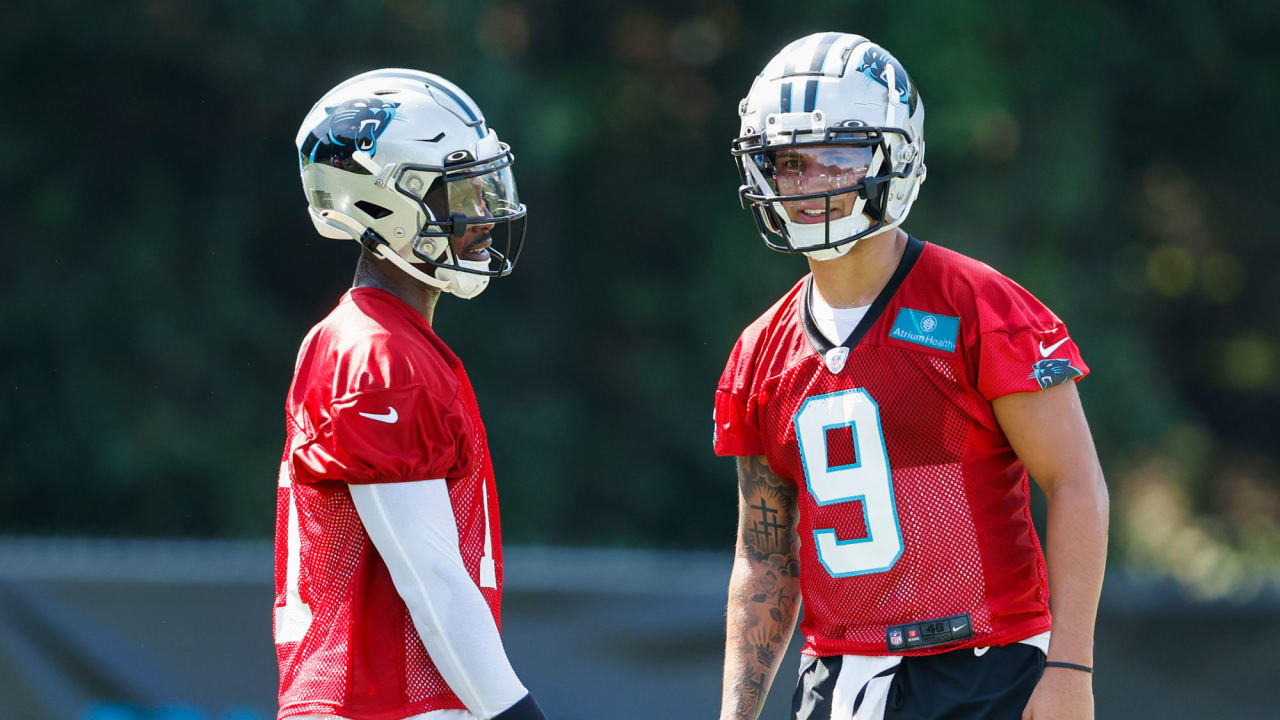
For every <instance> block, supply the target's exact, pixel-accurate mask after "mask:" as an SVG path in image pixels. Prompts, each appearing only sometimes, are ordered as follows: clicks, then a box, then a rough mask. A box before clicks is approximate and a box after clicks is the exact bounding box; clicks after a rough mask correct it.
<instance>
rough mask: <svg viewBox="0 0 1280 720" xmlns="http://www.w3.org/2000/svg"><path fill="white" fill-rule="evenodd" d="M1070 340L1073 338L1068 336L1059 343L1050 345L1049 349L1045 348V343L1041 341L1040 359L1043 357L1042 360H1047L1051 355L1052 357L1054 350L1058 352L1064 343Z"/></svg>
mask: <svg viewBox="0 0 1280 720" xmlns="http://www.w3.org/2000/svg"><path fill="white" fill-rule="evenodd" d="M1070 339H1071V338H1070V337H1069V336H1068V337H1064V338H1062V339H1061V340H1059V341H1058V342H1056V343H1054V344H1052V345H1050V346H1049V347H1045V346H1044V341H1043V340H1041V341H1040V357H1042V358H1047V357H1049V356H1050V355H1052V354H1053V351H1054V350H1057V349H1058V348H1059V347H1061V346H1062V343H1064V342H1066V341H1068V340H1070Z"/></svg>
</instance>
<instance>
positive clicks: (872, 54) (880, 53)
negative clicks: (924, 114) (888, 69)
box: [854, 45, 919, 115]
mask: <svg viewBox="0 0 1280 720" xmlns="http://www.w3.org/2000/svg"><path fill="white" fill-rule="evenodd" d="M886 65H892V66H893V85H894V90H896V91H897V93H898V102H900V103H902V104H904V105H906V106H907V114H908V115H915V114H916V99H917V98H918V97H919V95H918V93H917V92H916V89H915V86H913V85H912V84H911V78H910V77H908V76H907V71H906V69H905V68H903V67H902V63H900V62H898V60H897V58H895V57H894V56H892V55H890V54H889V51H887V50H885V49H884V48H882V47H880V46H878V45H872V46H871V48H869V49H868V50H867V51H866V52H865V53H863V54H862V62H861V63H859V64H858V67H857V68H855V69H854V71H855V72H860V73H862V74H863V75H866V76H867V77H868V78H870V79H871V80H873V81H875V82H876V83H877V84H879V85H880V86H881V87H884V88H886V89H887V88H888V87H889V84H888V81H886V80H885V72H884V69H885V66H886Z"/></svg>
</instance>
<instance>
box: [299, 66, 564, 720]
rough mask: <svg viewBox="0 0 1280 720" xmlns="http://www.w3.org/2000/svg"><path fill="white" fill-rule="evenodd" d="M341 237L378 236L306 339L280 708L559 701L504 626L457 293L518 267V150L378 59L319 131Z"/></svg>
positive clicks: (305, 134) (311, 117)
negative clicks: (445, 312)
mask: <svg viewBox="0 0 1280 720" xmlns="http://www.w3.org/2000/svg"><path fill="white" fill-rule="evenodd" d="M297 147H298V153H299V163H300V166H301V173H302V185H303V189H304V190H305V192H306V195H307V202H308V206H309V210H310V213H311V218H312V220H313V221H314V223H315V226H316V228H317V229H318V230H319V231H320V233H321V234H322V235H325V236H328V237H335V238H352V239H354V240H356V241H357V242H359V243H360V244H361V246H362V251H361V256H360V259H359V262H358V264H357V267H356V275H355V283H354V287H353V288H352V289H351V290H350V291H349V292H347V293H346V294H345V295H343V296H342V298H341V299H340V300H339V301H338V305H337V307H336V308H334V310H333V311H332V312H331V313H329V315H328V317H326V318H325V319H324V320H322V321H321V322H320V323H319V324H318V325H316V326H315V327H314V328H312V330H311V332H310V333H308V334H307V337H306V339H305V340H303V342H302V348H301V350H300V351H299V352H298V359H297V365H296V367H295V370H294V378H293V383H292V385H291V386H290V388H289V394H288V398H287V400H286V403H285V412H286V414H285V424H286V444H285V449H284V456H283V458H282V459H281V463H280V478H279V484H278V491H277V504H276V538H275V549H276V571H275V591H276V594H275V618H274V630H275V644H276V654H277V658H278V660H279V664H280V712H279V717H280V718H308V719H312V718H326V719H335V718H346V719H350V720H400V719H401V718H415V719H416V720H464V719H474V718H501V719H502V720H537V719H541V718H543V714H542V711H541V710H539V709H538V705H537V703H536V702H535V701H534V700H533V697H532V696H531V695H530V694H529V692H528V691H527V690H526V689H525V687H524V686H523V685H522V684H521V682H520V680H519V679H518V678H517V677H516V674H515V672H514V671H513V670H512V668H511V664H510V662H508V660H507V655H506V651H505V650H504V649H503V646H502V640H501V638H500V637H499V622H500V621H499V606H500V602H501V594H502V576H503V572H502V537H501V533H500V531H499V525H498V496H497V492H496V488H495V486H494V479H493V468H492V466H491V465H490V461H489V450H488V441H487V439H486V437H485V430H484V425H483V424H482V423H481V420H480V413H479V410H478V408H477V406H476V399H475V394H474V393H473V392H472V388H471V383H470V381H469V380H468V379H467V374H466V372H465V371H464V370H463V367H462V363H461V361H460V360H459V359H458V358H457V356H455V355H454V354H453V353H452V352H451V351H450V350H449V348H448V346H447V345H445V343H444V341H442V340H441V339H440V338H439V337H438V336H437V335H436V334H435V332H434V331H433V330H432V328H431V320H432V316H433V313H434V311H435V308H436V301H437V299H438V298H439V296H440V293H441V292H448V293H452V294H453V295H457V296H459V297H462V298H470V297H474V296H475V295H477V294H478V293H480V292H481V291H482V290H483V289H484V288H485V286H486V284H487V283H488V281H489V278H490V277H495V276H502V275H506V274H507V273H509V272H511V270H512V268H513V267H514V265H515V262H516V259H517V258H518V256H519V253H520V248H521V245H522V244H523V242H524V216H525V207H524V205H522V204H521V203H520V201H519V198H518V197H517V194H516V186H515V181H514V179H513V177H512V174H511V164H512V161H513V158H512V155H511V152H510V149H509V148H508V147H507V146H506V145H505V144H503V143H501V142H499V141H498V136H497V135H496V134H495V133H494V132H493V131H492V130H490V129H489V128H488V126H487V125H486V124H485V120H484V117H483V116H482V115H481V113H480V110H479V109H478V108H477V107H476V105H475V103H474V102H473V101H472V100H471V98H470V97H468V96H467V95H466V94H465V93H464V92H462V90H460V89H459V88H458V87H457V86H456V85H454V84H452V83H450V82H449V81H447V80H445V79H443V78H440V77H438V76H435V75H431V74H428V73H424V72H418V71H415V70H399V69H387V70H376V71H373V72H368V73H364V74H362V75H358V76H356V77H354V78H351V79H350V80H347V81H346V82H343V83H342V84H340V85H338V86H337V87H335V88H334V89H332V90H330V91H329V92H328V93H327V94H325V95H324V97H322V98H321V99H320V101H319V102H317V103H316V104H315V106H314V107H312V109H311V111H310V112H309V113H308V114H307V117H306V119H305V120H304V121H303V123H302V127H301V128H300V129H299V131H298V137H297Z"/></svg>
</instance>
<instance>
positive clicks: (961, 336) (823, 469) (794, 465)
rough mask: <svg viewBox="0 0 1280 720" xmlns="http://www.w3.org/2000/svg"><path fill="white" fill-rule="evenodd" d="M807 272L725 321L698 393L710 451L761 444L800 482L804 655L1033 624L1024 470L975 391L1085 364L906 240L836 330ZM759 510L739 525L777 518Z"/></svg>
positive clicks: (981, 267)
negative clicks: (813, 311) (882, 278)
mask: <svg viewBox="0 0 1280 720" xmlns="http://www.w3.org/2000/svg"><path fill="white" fill-rule="evenodd" d="M810 282H811V281H810V280H809V278H808V277H806V278H805V279H802V280H801V281H800V282H799V283H797V284H796V285H795V287H793V288H792V289H791V290H790V291H788V292H787V294H786V295H784V296H783V297H782V299H781V300H779V301H778V302H777V304H775V305H774V306H773V307H772V308H770V309H769V310H768V311H767V312H765V314H764V315H762V316H761V317H760V318H759V319H758V320H756V321H755V322H753V323H752V324H751V325H750V326H749V327H748V328H747V329H746V330H745V331H744V332H743V333H742V336H741V337H740V338H739V339H738V343H737V345H736V346H735V347H734V349H733V354H732V355H731V356H730V357H729V363H728V366H727V367H726V368H725V371H724V375H723V376H722V377H721V379H720V384H719V387H718V389H717V392H716V405H715V422H716V433H715V450H716V453H717V454H719V455H733V456H750V455H763V456H764V457H765V458H766V459H767V460H768V463H769V467H770V468H771V469H772V470H773V472H774V473H775V474H777V475H778V476H780V477H782V478H784V479H786V480H788V481H790V482H793V483H795V484H796V486H797V488H798V490H799V492H798V505H799V520H798V524H799V534H800V551H799V556H800V584H801V595H802V597H803V599H804V620H803V622H802V623H801V626H800V627H801V630H802V632H803V633H804V637H805V646H804V652H805V653H807V654H810V655H843V654H853V655H885V654H894V653H905V654H909V655H927V654H931V653H937V652H945V651H948V650H954V649H956V648H962V647H970V646H973V647H977V646H987V645H1004V644H1008V643H1012V642H1016V641H1018V640H1021V639H1023V638H1027V637H1030V636H1032V635H1036V634H1038V633H1041V632H1043V631H1045V630H1048V629H1049V626H1050V616H1049V588H1048V583H1047V573H1046V571H1045V563H1044V555H1043V553H1042V552H1041V549H1040V541H1039V539H1038V538H1037V537H1036V532H1035V529H1034V528H1033V527H1032V524H1031V512H1030V506H1029V486H1028V482H1027V472H1026V469H1025V468H1024V467H1023V465H1022V463H1021V462H1020V461H1019V460H1018V458H1017V457H1016V456H1015V455H1014V452H1013V450H1012V449H1011V448H1010V447H1009V442H1008V440H1007V439H1006V438H1005V436H1004V433H1003V432H1001V430H1000V427H999V425H998V424H997V422H996V418H995V414H994V412H993V411H992V408H991V401H992V400H993V399H995V398H997V397H1000V396H1001V395H1005V394H1008V393H1015V392H1026V391H1033V390H1039V389H1041V388H1045V387H1050V386H1052V385H1055V384H1057V383H1059V382H1064V381H1067V380H1072V379H1078V378H1079V377H1082V376H1083V375H1084V374H1085V373H1087V372H1088V368H1087V367H1086V366H1085V364H1084V362H1083V361H1082V360H1081V359H1080V354H1079V351H1078V350H1077V349H1076V346H1075V344H1074V343H1073V342H1072V341H1071V339H1070V338H1069V336H1068V334H1067V328H1066V326H1064V325H1063V323H1062V321H1061V320H1059V319H1058V317H1057V316H1056V315H1054V314H1053V313H1052V312H1050V311H1049V310H1048V308H1046V307H1045V306H1044V305H1042V304H1041V303H1040V302H1039V301H1038V300H1036V299H1035V297H1033V296H1032V295H1031V294H1030V293H1028V292H1027V291H1026V290H1024V289H1023V288H1022V287H1020V286H1019V285H1018V284H1017V283H1014V282H1013V281H1012V280H1010V279H1008V278H1006V277H1004V276H1003V275H1001V274H999V273H998V272H996V271H995V270H993V269H992V268H991V267H989V266H987V265H985V264H983V263H980V262H977V261H975V260H972V259H970V258H967V257H965V256H963V255H960V254H958V253H955V252H952V251H950V250H946V249H944V248H941V247H938V246H936V245H928V244H925V243H923V242H921V241H919V240H916V239H915V238H911V239H910V240H909V242H908V244H907V249H906V251H905V253H904V254H903V258H902V261H901V262H900V264H899V266H898V268H897V271H896V272H895V273H894V275H893V277H892V279H891V280H890V281H889V284H888V285H887V286H886V287H885V289H884V290H883V291H882V292H881V293H880V295H879V296H878V297H877V298H876V300H875V301H874V302H873V303H872V305H871V307H870V308H869V309H868V311H867V314H866V316H865V317H864V318H863V320H862V321H861V322H860V323H859V324H858V326H857V327H856V328H855V329H854V331H853V334H852V335H851V336H850V337H849V339H848V340H846V341H845V343H844V344H843V345H838V346H833V345H832V343H831V342H830V341H828V340H826V339H825V338H824V337H823V336H822V334H821V332H820V331H819V330H818V329H817V327H816V326H815V325H814V323H813V320H812V318H811V317H810V314H809V305H808V302H807V298H808V293H810V292H812V289H811V287H810ZM760 514H761V517H759V518H755V519H754V521H753V522H754V525H753V526H751V527H754V529H755V530H756V531H760V532H765V533H769V532H777V531H780V530H779V528H778V526H777V524H776V520H775V518H773V517H770V515H769V512H768V511H766V509H764V508H762V509H761V510H760ZM771 523H773V524H772V525H771ZM895 626H897V627H895Z"/></svg>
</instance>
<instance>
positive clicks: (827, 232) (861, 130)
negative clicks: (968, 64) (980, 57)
mask: <svg viewBox="0 0 1280 720" xmlns="http://www.w3.org/2000/svg"><path fill="white" fill-rule="evenodd" d="M738 114H739V116H741V118H742V125H741V131H740V135H739V137H738V138H737V139H735V140H734V141H733V146H732V152H733V155H734V157H735V159H736V160H737V164H738V172H739V174H740V175H741V178H742V186H741V187H740V188H739V191H738V194H739V196H740V198H741V200H742V204H743V207H746V208H749V209H750V210H751V211H752V215H753V216H754V218H755V220H756V225H757V227H758V229H759V231H760V236H761V237H762V238H764V241H765V244H767V245H768V246H769V247H771V248H773V249H774V250H779V251H781V252H788V253H804V254H805V255H807V256H809V257H812V258H815V259H817V260H830V259H833V258H837V257H840V256H841V255H843V254H844V253H846V252H848V251H849V249H850V248H852V247H853V246H854V244H855V243H856V242H857V241H858V240H860V239H862V238H864V237H869V236H871V235H875V234H878V233H882V232H884V231H886V230H889V229H890V228H894V227H897V226H898V224H899V223H901V222H902V221H903V219H905V218H906V217H907V213H908V212H910V210H911V204H912V202H914V201H915V199H916V195H917V194H918V193H919V191H920V184H921V183H923V182H924V179H925V165H924V103H923V102H921V100H920V94H919V93H918V92H917V91H916V87H915V85H914V84H913V83H912V82H911V78H910V77H908V76H907V72H906V70H904V69H903V67H902V65H901V63H899V62H898V61H897V60H896V59H894V57H893V56H892V55H890V54H889V52H888V51H886V50H885V49H884V48H882V47H880V46H879V45H877V44H875V43H873V42H871V41H870V40H867V39H866V38H864V37H861V36H859V35H850V34H848V33H835V32H827V33H816V34H814V35H810V36H808V37H804V38H800V39H799V40H796V41H795V42H793V43H791V44H790V45H787V46H786V47H785V48H783V50H782V52H780V53H778V54H777V55H776V56H774V58H773V59H772V60H770V61H769V63H768V64H767V65H765V67H764V70H763V71H761V73H760V75H759V76H757V77H756V79H755V82H754V83H752V85H751V90H750V92H748V93H747V96H746V97H745V98H743V99H742V101H741V102H740V103H739V105H738ZM806 167H807V169H806ZM788 172H790V173H791V174H790V175H788V174H787V173H788ZM802 173H803V174H802ZM806 184H807V185H808V187H806ZM780 204H781V205H780ZM770 235H774V236H777V238H779V239H774V238H771V237H770Z"/></svg>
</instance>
